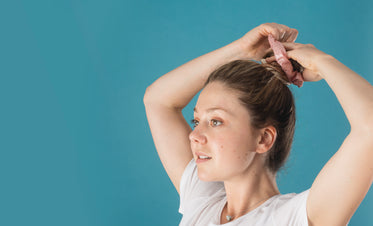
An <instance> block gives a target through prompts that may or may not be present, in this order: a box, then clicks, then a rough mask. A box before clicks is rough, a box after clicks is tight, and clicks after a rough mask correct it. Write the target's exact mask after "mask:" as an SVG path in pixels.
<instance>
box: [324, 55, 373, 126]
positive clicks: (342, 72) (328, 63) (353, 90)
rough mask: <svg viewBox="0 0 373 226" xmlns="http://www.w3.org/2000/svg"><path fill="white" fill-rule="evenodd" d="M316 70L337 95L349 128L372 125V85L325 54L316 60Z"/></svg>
mask: <svg viewBox="0 0 373 226" xmlns="http://www.w3.org/2000/svg"><path fill="white" fill-rule="evenodd" d="M317 65H318V71H319V73H320V75H321V77H323V78H324V79H325V81H326V82H327V83H328V85H329V86H330V88H331V89H332V90H333V92H334V93H335V95H336V96H337V98H338V100H339V102H340V104H341V106H342V108H343V110H344V112H345V114H346V116H347V119H348V121H349V123H350V125H351V130H355V129H357V130H360V129H364V130H365V129H368V131H369V130H371V129H372V126H373V124H372V123H373V86H372V85H371V84H369V82H368V81H366V80H365V79H364V78H363V77H361V76H360V75H358V74H357V73H355V72H354V71H352V70H351V69H349V68H348V67H346V66H345V65H343V64H342V63H341V62H339V61H338V60H337V59H335V58H334V57H332V56H330V55H327V56H325V57H323V58H322V59H319V60H318V64H317Z"/></svg>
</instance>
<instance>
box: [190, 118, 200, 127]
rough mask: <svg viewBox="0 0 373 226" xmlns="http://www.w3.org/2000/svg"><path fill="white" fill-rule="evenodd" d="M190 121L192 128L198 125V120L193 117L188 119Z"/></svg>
mask: <svg viewBox="0 0 373 226" xmlns="http://www.w3.org/2000/svg"><path fill="white" fill-rule="evenodd" d="M190 122H191V123H192V124H193V128H195V127H196V126H197V125H198V121H197V120H195V119H192V120H190Z"/></svg>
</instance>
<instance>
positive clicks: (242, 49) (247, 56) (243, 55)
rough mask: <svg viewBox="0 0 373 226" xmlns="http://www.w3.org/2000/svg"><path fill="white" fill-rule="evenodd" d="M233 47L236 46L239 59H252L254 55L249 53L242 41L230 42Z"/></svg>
mask: <svg viewBox="0 0 373 226" xmlns="http://www.w3.org/2000/svg"><path fill="white" fill-rule="evenodd" d="M232 44H233V45H235V46H236V48H237V50H238V52H239V58H240V59H244V60H249V59H254V55H253V54H252V52H250V51H249V48H247V46H246V45H245V43H244V42H243V41H242V39H237V40H236V41H234V42H232Z"/></svg>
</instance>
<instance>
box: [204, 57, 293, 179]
mask: <svg viewBox="0 0 373 226" xmlns="http://www.w3.org/2000/svg"><path fill="white" fill-rule="evenodd" d="M211 82H222V83H223V84H224V85H226V86H227V87H228V88H229V89H232V90H235V91H238V93H239V100H240V102H241V103H242V104H243V106H245V107H246V108H247V110H248V111H249V114H250V116H251V126H253V128H255V129H261V128H264V127H266V126H269V125H272V126H274V127H275V128H276V132H277V138H276V140H275V142H274V144H273V145H272V147H271V149H270V150H269V151H268V152H267V154H266V160H265V167H267V168H268V169H269V170H270V172H271V173H273V174H275V173H276V172H277V171H279V170H280V169H281V168H282V167H283V166H284V164H285V162H286V160H287V158H288V156H289V153H290V149H291V145H292V142H293V136H294V130H295V104H294V97H293V94H292V92H291V90H290V89H289V87H288V86H287V84H289V83H288V82H289V80H288V78H287V76H286V74H285V72H284V71H283V70H282V69H281V67H280V66H279V64H278V63H277V62H272V63H270V64H268V63H264V64H259V63H257V62H255V61H252V60H235V61H232V62H229V63H227V64H224V65H222V66H220V67H219V68H217V69H215V70H214V71H213V72H212V73H211V74H210V76H209V77H208V79H207V81H206V83H205V85H204V87H205V86H206V85H207V84H209V83H211Z"/></svg>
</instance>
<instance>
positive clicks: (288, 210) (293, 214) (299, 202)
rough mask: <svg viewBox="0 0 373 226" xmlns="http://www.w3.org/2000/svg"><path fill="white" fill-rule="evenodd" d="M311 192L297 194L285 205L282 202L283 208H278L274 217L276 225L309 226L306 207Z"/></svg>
mask: <svg viewBox="0 0 373 226" xmlns="http://www.w3.org/2000/svg"><path fill="white" fill-rule="evenodd" d="M309 191H310V189H307V190H305V191H303V192H301V193H299V194H295V195H294V196H293V197H291V198H290V199H288V200H287V201H286V202H284V203H281V202H280V203H281V206H278V207H277V210H276V212H275V215H274V220H275V222H276V225H279V226H280V225H281V226H282V225H284V226H285V225H297V226H308V217H307V209H306V207H307V198H308V194H309ZM289 195H290V194H289ZM284 198H285V197H284Z"/></svg>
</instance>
